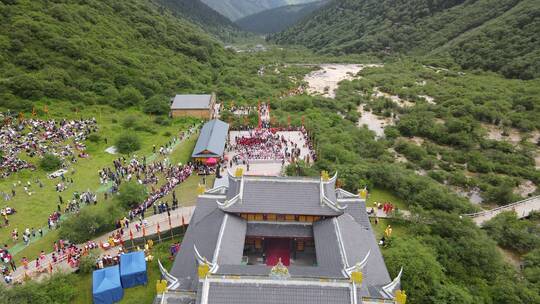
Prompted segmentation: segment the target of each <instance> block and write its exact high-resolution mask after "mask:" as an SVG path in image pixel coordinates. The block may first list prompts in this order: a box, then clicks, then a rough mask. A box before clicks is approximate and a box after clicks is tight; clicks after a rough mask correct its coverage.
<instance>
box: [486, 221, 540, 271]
mask: <svg viewBox="0 0 540 304" xmlns="http://www.w3.org/2000/svg"><path fill="white" fill-rule="evenodd" d="M484 229H485V230H486V231H487V233H488V234H489V236H491V237H492V238H493V239H494V240H496V241H497V243H498V244H499V245H500V246H501V247H504V248H508V249H512V250H515V251H518V252H521V253H523V252H529V251H531V250H533V249H535V248H540V228H539V227H538V226H537V224H536V223H534V222H531V221H527V220H519V219H518V218H517V214H516V213H515V212H511V211H509V212H503V213H500V214H498V215H497V216H496V217H494V218H493V219H491V220H489V221H488V222H486V223H485V224H484ZM532 264H533V265H536V263H534V262H533V263H532Z"/></svg>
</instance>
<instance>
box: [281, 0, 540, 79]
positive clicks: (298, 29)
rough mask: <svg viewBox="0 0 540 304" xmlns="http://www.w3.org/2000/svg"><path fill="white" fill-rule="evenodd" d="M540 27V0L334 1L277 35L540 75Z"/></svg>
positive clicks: (320, 47)
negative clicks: (444, 57) (436, 56)
mask: <svg viewBox="0 0 540 304" xmlns="http://www.w3.org/2000/svg"><path fill="white" fill-rule="evenodd" d="M539 28H540V2H539V1H537V0H452V1H442V0H441V1H432V0H413V1H410V0H382V1H381V0H334V1H333V2H332V3H331V4H329V5H328V6H327V7H326V8H324V9H322V10H321V11H319V12H318V13H317V14H315V15H314V16H313V17H312V18H310V19H309V20H303V21H302V22H300V23H299V24H297V25H296V26H294V27H292V28H290V29H288V30H287V31H285V32H283V33H280V34H277V35H275V36H274V37H273V39H274V40H275V41H277V42H280V43H292V44H303V45H306V46H308V47H310V48H312V49H314V50H317V51H319V52H324V53H333V54H340V53H359V52H381V51H384V52H385V53H388V52H390V53H392V52H393V53H409V54H422V55H426V54H427V55H431V54H450V55H452V57H453V58H454V59H455V61H456V62H458V63H459V64H461V65H462V66H463V67H465V68H483V69H489V70H493V71H498V72H502V73H503V74H504V75H506V76H508V77H519V78H525V79H528V78H532V77H538V76H540V60H538V58H539V57H538V50H539V49H540V42H539V41H540V31H539V30H538V29H539ZM494 60H496V61H497V63H496V64H494Z"/></svg>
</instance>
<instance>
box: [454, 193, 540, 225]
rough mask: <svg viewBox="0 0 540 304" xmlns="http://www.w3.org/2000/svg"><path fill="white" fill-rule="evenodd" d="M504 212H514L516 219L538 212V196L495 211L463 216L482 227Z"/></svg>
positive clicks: (539, 201) (539, 202) (539, 197)
mask: <svg viewBox="0 0 540 304" xmlns="http://www.w3.org/2000/svg"><path fill="white" fill-rule="evenodd" d="M505 211H515V212H516V214H517V216H518V218H524V217H527V216H529V214H530V213H531V212H532V211H540V195H537V196H533V197H531V198H528V199H524V200H522V201H519V202H515V203H512V204H509V205H506V206H501V207H497V208H495V209H491V210H486V211H481V212H476V213H469V214H464V216H468V217H471V218H472V220H473V221H474V222H475V223H476V225H478V226H482V225H483V224H484V223H485V222H487V221H489V220H490V219H492V218H494V217H495V216H497V214H499V213H501V212H505Z"/></svg>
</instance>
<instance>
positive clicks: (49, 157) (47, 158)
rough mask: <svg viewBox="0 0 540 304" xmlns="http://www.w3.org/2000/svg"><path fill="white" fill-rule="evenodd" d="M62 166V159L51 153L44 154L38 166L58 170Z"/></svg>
mask: <svg viewBox="0 0 540 304" xmlns="http://www.w3.org/2000/svg"><path fill="white" fill-rule="evenodd" d="M61 166H62V160H61V159H60V158H58V157H57V156H55V155H53V154H45V155H44V156H43V158H42V159H41V160H40V161H39V167H40V168H41V169H43V170H45V171H54V170H58V169H59V168H60V167H61Z"/></svg>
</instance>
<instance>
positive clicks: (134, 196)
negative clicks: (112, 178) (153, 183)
mask: <svg viewBox="0 0 540 304" xmlns="http://www.w3.org/2000/svg"><path fill="white" fill-rule="evenodd" d="M147 195H148V194H147V192H146V187H144V186H143V185H141V184H139V183H137V182H134V181H132V182H126V183H123V184H122V185H121V186H120V189H119V190H118V196H116V200H117V201H118V203H119V204H120V206H122V207H123V208H125V209H126V210H128V209H132V208H134V207H136V206H138V205H140V204H141V203H142V202H143V201H144V200H145V199H146V196H147Z"/></svg>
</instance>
